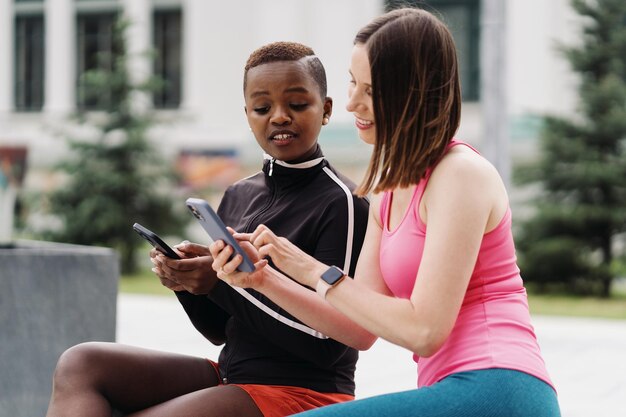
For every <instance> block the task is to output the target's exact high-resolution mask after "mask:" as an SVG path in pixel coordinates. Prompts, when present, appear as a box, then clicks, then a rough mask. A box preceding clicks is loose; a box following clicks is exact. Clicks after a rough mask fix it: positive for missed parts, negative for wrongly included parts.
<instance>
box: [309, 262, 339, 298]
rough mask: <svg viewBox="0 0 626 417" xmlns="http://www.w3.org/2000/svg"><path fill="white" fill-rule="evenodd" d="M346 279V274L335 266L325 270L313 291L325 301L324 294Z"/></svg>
mask: <svg viewBox="0 0 626 417" xmlns="http://www.w3.org/2000/svg"><path fill="white" fill-rule="evenodd" d="M345 278H346V273H345V272H343V271H342V270H341V269H339V268H338V267H336V266H334V265H333V266H331V267H329V268H327V269H326V270H325V271H324V272H323V273H322V274H321V275H320V278H319V279H318V281H317V284H316V286H315V291H316V292H317V293H318V294H319V295H320V297H322V298H324V299H326V294H327V293H328V291H330V290H331V289H332V288H334V287H336V286H337V285H339V283H340V282H342V281H343V280H344V279H345Z"/></svg>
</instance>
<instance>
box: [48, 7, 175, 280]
mask: <svg viewBox="0 0 626 417" xmlns="http://www.w3.org/2000/svg"><path fill="white" fill-rule="evenodd" d="M127 27H128V23H127V22H125V21H124V20H122V19H119V20H117V21H116V22H115V24H114V25H113V27H112V29H111V39H112V43H111V44H112V48H111V50H110V51H107V52H103V53H101V54H100V55H99V57H98V65H97V68H94V69H90V70H88V71H86V72H85V73H84V74H83V75H82V77H81V87H82V88H81V90H80V94H81V103H83V106H82V109H81V111H79V112H78V114H77V115H76V116H77V117H76V120H78V121H79V125H80V126H82V127H85V126H87V127H90V128H91V129H92V130H93V129H95V131H96V132H97V133H96V135H95V136H96V139H92V138H89V139H88V138H85V137H82V138H76V137H69V138H68V144H69V147H70V151H71V152H70V156H69V157H68V158H67V159H66V160H64V161H63V162H62V163H61V164H60V169H62V170H63V171H65V172H66V173H67V174H68V182H67V184H64V186H63V187H61V188H59V189H58V190H55V191H54V192H52V193H51V194H50V195H49V207H50V210H51V212H52V213H53V214H55V215H57V216H58V217H59V218H60V219H61V220H62V223H63V227H62V228H61V229H60V230H58V231H54V232H49V233H48V235H47V236H46V237H47V238H49V239H52V240H56V241H63V242H71V243H76V244H84V245H102V246H108V247H112V248H115V249H116V250H117V251H118V252H119V253H120V258H121V267H122V271H124V272H133V271H134V270H136V267H137V263H136V252H137V249H138V247H140V246H142V245H143V244H144V241H143V240H142V239H141V238H139V236H138V235H137V234H136V233H135V232H134V231H133V229H132V227H131V226H132V224H133V223H134V222H139V223H142V224H145V225H147V226H149V227H151V228H154V229H155V230H158V231H159V232H160V233H176V232H178V231H180V228H181V227H182V225H183V223H184V220H183V219H186V217H184V215H183V211H184V210H182V209H181V210H176V209H175V208H174V206H173V205H172V203H173V200H175V199H173V198H172V196H171V190H172V189H173V186H174V180H175V175H174V172H173V170H171V169H169V168H168V165H167V164H166V163H164V161H163V158H162V157H161V155H160V154H159V153H158V152H157V150H156V149H155V148H154V146H153V145H152V144H151V143H150V141H149V140H148V138H147V130H148V128H149V127H150V126H151V125H152V123H153V120H152V117H151V114H150V113H149V112H148V111H146V110H145V109H144V110H137V109H136V108H134V107H133V103H134V102H135V103H136V101H133V97H135V95H136V94H137V93H150V92H152V91H155V90H156V89H157V88H160V84H161V83H160V82H159V80H157V79H154V78H152V79H149V80H148V81H146V82H143V83H141V84H134V83H133V82H132V81H131V78H130V76H129V72H128V59H129V56H128V54H127V52H126V37H125V36H126V35H125V34H126V29H127ZM87 107H88V108H90V109H97V110H99V111H98V112H87V111H86V110H85V108H87ZM135 107H136V106H135ZM168 193H169V195H168ZM180 205H181V206H183V209H184V205H183V204H182V203H181V204H180Z"/></svg>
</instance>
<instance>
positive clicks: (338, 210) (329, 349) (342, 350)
mask: <svg viewBox="0 0 626 417" xmlns="http://www.w3.org/2000/svg"><path fill="white" fill-rule="evenodd" d="M353 201H354V202H355V205H354V209H355V216H354V219H353V220H354V221H352V222H350V221H348V217H349V216H348V214H347V213H348V210H347V208H346V206H347V203H346V199H345V198H344V199H341V200H338V201H337V202H336V203H333V204H331V205H329V206H328V209H327V210H326V211H325V212H324V213H323V215H321V216H320V219H323V220H322V221H321V223H320V224H318V225H316V229H317V234H316V239H317V246H316V250H315V252H314V253H312V254H311V255H313V256H314V257H316V258H317V259H319V260H320V261H322V262H324V263H327V264H329V265H337V266H340V267H342V268H344V267H345V265H344V261H345V260H346V256H345V253H346V249H348V250H350V252H351V253H350V256H349V257H348V258H349V264H348V265H347V268H346V270H349V271H351V273H353V272H354V268H355V266H354V265H356V261H357V258H358V253H359V251H360V249H361V246H362V244H363V237H364V235H365V228H366V226H367V209H368V204H367V202H366V201H365V200H363V199H356V198H355V200H353ZM349 227H352V229H353V230H352V233H351V234H348V229H349ZM348 235H350V236H352V238H351V239H352V241H351V242H350V244H346V236H348ZM209 298H210V299H211V300H213V301H214V302H215V303H216V304H218V305H219V306H220V307H222V308H223V309H224V310H226V311H227V312H228V313H230V314H231V315H232V316H234V317H236V319H237V320H238V321H241V322H243V323H245V324H246V325H247V326H250V327H251V328H252V329H254V330H255V331H257V332H258V333H259V334H262V335H264V336H265V337H266V338H267V339H268V340H269V341H271V342H274V343H276V344H277V345H279V346H280V347H281V348H282V349H284V350H287V351H288V352H290V353H291V354H293V355H295V356H297V357H300V358H303V359H305V360H308V361H312V362H314V363H315V364H316V365H318V366H324V367H329V366H332V365H333V364H335V363H336V362H337V361H338V360H339V359H340V358H342V357H343V356H344V355H345V354H346V353H347V352H348V351H349V350H353V349H352V348H349V347H348V346H346V345H344V344H342V343H339V342H337V341H336V340H334V339H330V338H327V337H326V336H324V335H321V334H320V333H319V332H316V331H315V330H314V329H311V328H309V327H308V326H306V325H304V324H302V323H301V322H300V321H299V320H298V319H296V318H295V317H293V316H292V315H291V314H289V313H288V312H287V311H285V310H284V309H282V308H280V307H279V306H278V305H276V304H275V303H274V302H272V301H271V300H270V299H269V298H267V297H265V296H264V295H263V294H260V293H258V292H257V291H254V290H241V289H234V288H231V287H230V286H229V285H228V284H226V283H224V282H222V281H220V282H218V283H217V284H216V286H215V287H214V288H213V290H212V291H211V293H210V294H209Z"/></svg>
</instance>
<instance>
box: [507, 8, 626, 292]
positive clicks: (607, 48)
mask: <svg viewBox="0 0 626 417" xmlns="http://www.w3.org/2000/svg"><path fill="white" fill-rule="evenodd" d="M572 6H573V7H574V9H575V10H576V11H577V13H579V14H580V15H581V16H582V17H583V18H584V20H583V33H582V43H581V45H580V46H576V47H563V48H562V52H563V54H564V56H565V57H566V58H567V60H568V61H569V63H570V64H571V67H572V68H573V70H574V72H575V73H576V74H577V75H578V76H579V78H580V84H579V97H580V104H579V108H578V111H577V114H576V115H575V116H574V117H572V118H570V119H566V118H560V117H546V118H545V123H544V127H543V129H542V133H541V135H540V144H541V154H540V155H541V159H540V161H538V163H537V164H535V165H534V166H533V167H531V168H532V169H528V167H525V168H523V169H520V170H519V171H518V172H517V174H518V179H519V180H520V182H522V183H526V184H528V183H538V184H540V185H541V187H540V188H541V192H540V195H539V196H538V198H537V200H536V207H537V211H536V213H535V215H534V217H532V218H531V219H529V220H528V221H527V222H526V223H524V224H523V227H521V228H520V232H521V233H520V234H519V235H518V239H519V240H518V248H519V250H520V263H521V265H522V268H523V269H522V270H523V271H524V274H525V279H526V280H529V281H535V282H538V283H541V284H546V283H550V282H557V283H561V284H566V288H567V289H569V290H573V291H575V292H583V293H587V294H589V293H596V294H600V295H602V296H604V297H608V296H609V295H610V289H611V283H612V280H613V278H614V275H615V269H616V268H614V263H615V259H616V257H618V256H619V254H618V253H616V252H615V251H616V247H617V245H616V244H615V243H616V239H617V238H618V237H619V236H620V234H621V235H622V238H623V234H624V232H626V1H624V0H573V1H572Z"/></svg>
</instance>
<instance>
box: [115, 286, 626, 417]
mask: <svg viewBox="0 0 626 417" xmlns="http://www.w3.org/2000/svg"><path fill="white" fill-rule="evenodd" d="M117 323H118V325H117V341H118V342H120V343H126V344H131V345H136V346H142V347H147V348H153V349H160V350H166V351H172V352H179V353H186V354H190V355H196V356H203V357H209V358H212V359H216V358H217V356H218V353H219V351H220V347H216V346H213V345H211V344H210V343H209V342H208V341H206V340H205V339H204V338H203V337H202V336H200V334H199V333H198V332H197V331H196V330H195V329H194V328H193V327H192V325H191V324H190V322H189V320H188V319H187V317H186V315H185V313H184V311H183V309H182V308H181V307H180V305H179V304H178V301H177V300H176V298H175V297H173V296H172V297H157V296H145V295H129V294H121V295H120V296H119V298H118V318H117ZM533 323H534V325H535V330H536V332H537V337H538V339H539V344H540V345H541V348H542V352H543V355H544V358H545V360H546V363H547V366H548V370H549V372H550V374H551V377H552V379H553V382H554V383H555V385H556V387H557V389H558V391H559V401H560V404H561V411H562V414H563V417H589V416H594V417H615V416H622V415H626V321H610V320H596V319H572V318H562V317H547V316H537V317H534V318H533ZM356 384H357V392H356V394H357V398H363V397H368V396H372V395H377V394H382V393H385V392H391V391H398V390H404V389H412V388H414V387H415V386H416V372H415V366H414V365H412V360H411V353H410V352H408V351H406V350H404V349H402V348H399V347H397V346H394V345H391V344H389V343H387V342H385V341H384V340H379V341H378V342H376V344H375V345H374V346H373V347H372V348H371V349H370V350H369V351H366V352H361V355H360V359H359V362H358V366H357V373H356Z"/></svg>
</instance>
